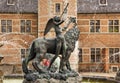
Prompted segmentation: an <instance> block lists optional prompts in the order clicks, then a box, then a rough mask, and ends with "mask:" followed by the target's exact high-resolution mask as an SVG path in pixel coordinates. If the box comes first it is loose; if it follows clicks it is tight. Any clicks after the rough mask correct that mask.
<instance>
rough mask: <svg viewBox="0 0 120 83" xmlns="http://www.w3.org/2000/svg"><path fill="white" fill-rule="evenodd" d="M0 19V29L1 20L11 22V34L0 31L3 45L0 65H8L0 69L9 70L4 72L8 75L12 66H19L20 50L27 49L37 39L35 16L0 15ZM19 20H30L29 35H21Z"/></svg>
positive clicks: (0, 51) (0, 50) (0, 41)
mask: <svg viewBox="0 0 120 83" xmlns="http://www.w3.org/2000/svg"><path fill="white" fill-rule="evenodd" d="M0 18H1V19H0V28H1V20H12V32H9V33H3V32H2V31H1V29H0V43H3V44H4V45H3V46H2V47H0V55H2V56H3V57H4V59H3V60H2V62H1V64H9V66H7V65H6V66H5V65H1V66H0V68H1V67H3V68H5V69H6V67H8V68H10V71H6V70H5V71H6V72H5V74H10V73H12V71H13V65H15V64H21V49H26V48H28V47H29V45H30V43H31V42H32V40H33V39H35V38H36V37H37V26H38V25H37V14H0ZM20 20H31V22H32V23H31V32H30V33H21V31H20ZM15 67H17V66H15ZM17 70H18V69H17ZM20 70H21V69H20Z"/></svg>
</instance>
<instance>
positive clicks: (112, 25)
mask: <svg viewBox="0 0 120 83" xmlns="http://www.w3.org/2000/svg"><path fill="white" fill-rule="evenodd" d="M110 21H112V24H110ZM115 21H118V24H115ZM119 25H120V21H119V20H118V19H112V20H108V32H109V33H119V32H120V30H119V28H120V26H119ZM110 27H111V28H112V31H110ZM115 27H118V31H115Z"/></svg>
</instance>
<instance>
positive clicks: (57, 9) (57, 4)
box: [55, 3, 60, 13]
mask: <svg viewBox="0 0 120 83" xmlns="http://www.w3.org/2000/svg"><path fill="white" fill-rule="evenodd" d="M55 5H56V12H57V13H59V12H60V3H56V4H55Z"/></svg>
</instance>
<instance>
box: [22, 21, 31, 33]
mask: <svg viewBox="0 0 120 83" xmlns="http://www.w3.org/2000/svg"><path fill="white" fill-rule="evenodd" d="M22 21H24V23H22ZM27 21H30V25H29V26H28V25H27ZM27 27H30V28H29V30H28V31H27ZM20 32H21V33H31V32H32V20H30V19H22V20H20Z"/></svg>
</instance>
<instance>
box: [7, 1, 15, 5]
mask: <svg viewBox="0 0 120 83" xmlns="http://www.w3.org/2000/svg"><path fill="white" fill-rule="evenodd" d="M7 5H15V0H7Z"/></svg>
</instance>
